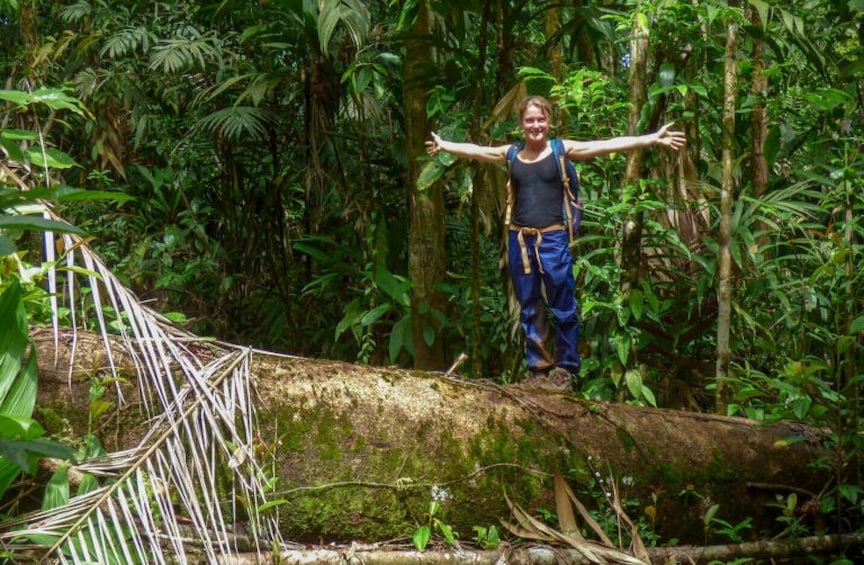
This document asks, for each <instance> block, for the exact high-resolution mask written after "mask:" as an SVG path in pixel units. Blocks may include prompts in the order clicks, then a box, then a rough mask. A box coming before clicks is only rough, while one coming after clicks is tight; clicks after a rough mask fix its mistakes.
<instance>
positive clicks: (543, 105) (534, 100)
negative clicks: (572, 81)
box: [519, 96, 552, 121]
mask: <svg viewBox="0 0 864 565" xmlns="http://www.w3.org/2000/svg"><path fill="white" fill-rule="evenodd" d="M531 106H534V107H536V108H539V109H540V111H541V112H543V114H544V115H545V116H546V118H547V119H548V120H550V121H551V120H552V105H551V104H549V101H548V100H546V99H545V98H543V97H542V96H528V97H527V98H525V99H524V100H522V103H521V104H520V105H519V119H520V120H521V119H522V116H524V115H525V111H526V110H527V109H528V108H530V107H531Z"/></svg>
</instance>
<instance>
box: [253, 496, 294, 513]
mask: <svg viewBox="0 0 864 565" xmlns="http://www.w3.org/2000/svg"><path fill="white" fill-rule="evenodd" d="M287 503H288V500H286V499H284V498H279V499H277V500H268V501H267V502H265V503H264V504H262V505H261V506H259V507H258V512H266V511H268V510H270V509H271V508H276V507H277V506H282V505H283V504H287Z"/></svg>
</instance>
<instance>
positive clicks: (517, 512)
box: [502, 474, 650, 565]
mask: <svg viewBox="0 0 864 565" xmlns="http://www.w3.org/2000/svg"><path fill="white" fill-rule="evenodd" d="M558 477H559V475H557V474H556V480H555V488H556V495H555V501H556V507H557V510H558V512H559V522H560V518H561V515H562V513H563V516H564V520H563V522H561V524H560V525H561V530H562V531H558V530H556V529H555V528H552V527H550V526H548V525H547V524H544V523H543V522H541V521H540V520H538V519H536V518H534V517H533V516H531V515H530V514H528V513H527V512H526V511H525V510H523V509H522V508H521V507H519V505H518V504H515V503H514V502H512V501H511V500H510V498H509V497H508V496H507V495H506V494H505V495H504V498H505V500H506V501H507V505H508V506H509V507H510V511H511V512H512V514H513V517H514V518H515V520H516V522H515V523H513V522H503V521H502V524H503V525H504V527H505V528H507V530H508V531H510V533H512V534H514V535H516V536H518V537H521V538H524V539H533V540H538V541H544V542H557V543H560V544H564V545H568V546H570V547H572V548H573V549H575V550H577V551H578V552H579V553H581V554H582V556H583V557H584V558H585V559H587V560H588V561H590V562H591V563H598V564H607V563H615V564H621V565H646V564H648V563H650V561H648V560H646V559H642V558H637V557H634V556H633V555H630V554H628V553H626V552H624V551H622V550H620V549H617V548H615V547H614V546H613V545H612V543H611V541H610V540H609V538H608V537H607V536H606V535H605V534H602V530H601V529H600V527H599V525H598V524H597V523H596V521H594V519H593V518H591V517H590V515H589V514H588V513H587V511H585V512H584V513H582V510H580V513H581V514H582V515H583V518H587V520H586V521H588V522H589V523H591V522H593V525H592V526H591V527H592V529H594V526H596V528H597V530H598V531H599V532H601V536H602V537H601V539H603V543H600V542H596V541H593V540H587V539H585V538H584V536H583V535H582V534H581V532H579V530H578V527H577V525H576V519H575V514H574V512H573V508H572V507H570V506H569V501H568V498H570V497H571V495H572V491H571V490H570V489H569V487H567V485H566V483H565V482H564V480H563V478H560V479H559V478H558ZM572 499H575V496H572ZM579 507H581V509H583V510H584V508H585V507H584V506H582V505H581V504H580V505H578V507H577V508H579Z"/></svg>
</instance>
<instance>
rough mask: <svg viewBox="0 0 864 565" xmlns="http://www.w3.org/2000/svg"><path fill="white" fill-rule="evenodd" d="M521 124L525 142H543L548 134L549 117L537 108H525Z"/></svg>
mask: <svg viewBox="0 0 864 565" xmlns="http://www.w3.org/2000/svg"><path fill="white" fill-rule="evenodd" d="M521 122H522V131H524V132H525V141H527V142H532V141H534V142H539V141H544V140H545V139H546V136H547V135H548V134H549V117H548V116H547V115H546V114H545V113H544V112H543V110H542V109H540V108H538V107H537V106H528V107H527V108H525V111H524V112H523V113H522V120H521Z"/></svg>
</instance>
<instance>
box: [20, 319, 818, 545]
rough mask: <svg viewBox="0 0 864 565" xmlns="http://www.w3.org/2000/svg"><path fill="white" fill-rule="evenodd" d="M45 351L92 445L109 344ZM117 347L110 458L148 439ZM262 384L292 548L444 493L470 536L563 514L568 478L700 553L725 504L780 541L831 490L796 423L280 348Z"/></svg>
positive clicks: (393, 518) (347, 532)
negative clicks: (785, 513) (96, 382)
mask: <svg viewBox="0 0 864 565" xmlns="http://www.w3.org/2000/svg"><path fill="white" fill-rule="evenodd" d="M34 341H35V343H36V347H37V350H38V354H39V360H40V365H39V368H40V377H39V379H40V382H39V387H40V388H39V398H38V400H37V406H38V407H39V408H38V410H37V414H36V417H37V418H38V419H39V420H40V422H41V423H42V424H43V426H44V427H46V429H47V430H48V431H49V433H63V434H64V436H65V437H68V438H70V439H71V440H72V441H75V440H76V439H80V438H83V437H84V436H85V434H87V433H88V429H89V428H88V412H89V410H88V406H89V402H90V401H89V397H88V390H89V388H90V384H91V382H92V380H93V379H94V378H98V377H100V376H105V375H103V374H102V373H104V368H105V367H106V366H107V363H106V361H105V351H104V348H103V345H102V342H101V338H99V337H98V336H95V335H93V334H80V335H79V337H78V339H77V355H76V360H75V363H74V364H72V363H70V360H69V354H70V351H71V347H72V343H73V342H72V339H71V338H70V337H69V336H61V339H60V347H59V348H57V349H56V350H55V347H54V340H53V337H52V335H51V334H50V332H41V333H38V332H37V333H36V334H35V336H34ZM206 347H209V346H207V345H206V344H203V343H202V344H201V345H196V344H190V345H189V348H190V349H191V350H202V348H206ZM55 353H56V359H57V361H56V363H55V362H54V359H55ZM205 354H206V351H205ZM211 354H212V353H211ZM113 355H114V358H115V362H116V364H117V366H118V367H119V372H120V376H122V377H123V378H124V381H123V382H122V383H121V385H120V386H121V387H122V389H123V393H124V396H125V398H126V399H127V400H128V403H126V404H125V405H124V406H122V407H121V406H119V403H118V402H117V398H116V394H114V391H113V389H111V388H110V387H109V393H108V395H107V396H106V397H105V400H108V401H110V402H113V403H115V409H113V410H111V411H109V412H108V413H106V414H105V415H103V416H101V417H100V418H98V419H97V420H96V421H95V422H94V427H93V430H92V431H93V433H95V434H96V435H97V436H98V437H99V438H100V440H101V441H102V444H103V445H104V446H105V447H106V449H109V450H112V451H114V450H120V449H124V448H128V447H132V446H134V445H136V444H137V442H138V441H139V439H140V438H141V437H142V436H143V434H144V432H146V430H147V429H148V421H147V420H146V419H145V416H144V415H143V414H142V413H140V411H139V408H138V406H140V397H139V395H138V390H139V386H138V383H137V382H136V378H135V376H134V374H132V372H131V371H130V370H127V369H125V368H124V367H131V366H132V364H131V362H129V361H124V357H123V355H124V352H123V348H121V347H115V348H114V349H113ZM252 375H253V376H252V379H253V383H254V385H255V388H256V391H257V411H258V420H259V422H260V429H259V431H258V434H257V438H256V442H257V443H256V445H257V449H256V450H257V451H258V452H259V454H260V456H261V457H262V460H263V461H264V463H263V465H262V467H263V468H265V469H268V470H271V471H272V473H273V478H274V479H275V482H276V492H275V493H273V498H274V499H282V500H284V503H283V504H282V506H281V507H279V511H280V518H279V522H280V526H281V529H282V532H283V535H284V537H285V539H290V540H295V541H306V542H312V543H320V542H324V541H336V542H350V541H354V540H359V541H367V542H372V541H380V540H390V539H395V538H399V537H405V536H410V535H411V533H412V532H413V531H414V530H415V529H416V528H417V527H418V525H420V524H423V523H429V520H430V516H429V515H428V509H429V505H430V502H431V501H432V500H433V499H434V500H437V501H438V502H439V505H440V509H439V510H438V513H437V514H436V516H435V518H437V519H440V520H441V521H442V522H443V523H446V524H449V525H451V526H452V527H453V528H454V529H455V530H456V531H457V532H459V533H460V534H461V539H463V540H468V539H470V538H471V536H472V531H473V527H474V526H483V527H488V526H490V525H495V524H498V525H499V527H500V524H499V520H501V519H505V520H506V519H508V516H509V506H508V505H507V503H506V501H505V494H506V496H507V497H509V499H510V500H512V501H513V502H515V503H516V504H518V505H519V506H520V507H522V508H524V509H526V510H527V511H529V512H535V513H536V512H538V511H539V509H542V508H547V509H548V508H554V504H555V502H554V500H553V496H554V494H553V493H554V489H553V478H552V474H553V473H555V472H560V473H562V474H563V475H564V476H565V477H566V478H567V479H568V481H569V483H570V484H571V485H572V488H573V490H574V492H575V493H576V495H577V496H578V497H579V498H580V499H581V501H582V502H583V503H584V504H586V506H588V507H589V508H594V509H596V510H597V511H598V512H601V513H602V512H605V511H608V510H609V508H608V506H607V505H606V503H605V502H604V501H605V497H604V495H603V490H604V489H605V490H611V482H613V481H614V483H616V485H617V489H618V493H619V498H620V499H621V501H622V504H624V503H625V502H626V505H627V508H629V509H631V510H630V512H631V518H633V519H634V520H637V521H641V522H643V523H646V522H647V523H649V525H650V527H651V528H652V529H653V531H654V532H656V534H657V535H658V536H660V539H662V540H668V539H670V538H673V537H675V538H678V539H679V540H680V543H682V544H687V543H691V544H702V543H705V542H706V539H707V540H709V541H710V540H711V539H714V535H713V530H711V529H710V528H709V529H708V530H707V531H706V529H705V528H704V527H703V517H704V515H705V513H706V511H707V509H708V508H710V507H712V506H713V505H715V504H719V505H720V507H719V511H718V512H717V514H716V518H718V519H722V520H724V521H726V522H729V523H731V524H737V523H739V522H740V521H742V520H744V519H745V518H747V517H751V518H753V528H752V530H751V531H752V532H763V531H764V532H772V531H774V532H776V531H779V530H780V529H781V526H782V525H781V524H779V523H778V522H777V521H776V517H777V513H779V512H780V510H777V509H772V508H771V507H769V506H766V503H770V502H773V501H774V500H775V498H774V497H775V496H776V495H777V494H778V493H786V492H788V491H790V490H795V492H797V493H798V497H799V506H803V505H804V504H805V503H806V502H807V500H805V499H808V498H809V499H811V500H812V502H814V503H817V504H816V505H817V506H818V500H817V499H818V497H817V495H809V496H808V494H807V493H817V492H820V491H821V490H822V488H823V486H824V485H823V482H824V480H825V479H824V477H823V472H822V471H821V470H819V468H818V466H816V465H814V462H816V461H817V460H818V459H819V458H820V457H827V456H829V454H828V452H827V451H826V450H825V449H824V448H823V447H822V441H823V440H824V439H825V435H826V434H824V433H823V432H821V431H819V430H814V429H810V428H807V427H805V426H802V425H798V424H785V423H779V424H772V425H765V424H760V423H758V422H754V421H750V420H746V419H740V418H728V417H722V416H715V415H710V414H697V413H688V412H680V411H672V410H658V409H648V408H642V407H637V406H628V405H624V404H609V403H603V402H592V401H587V400H580V399H577V398H574V397H572V396H565V395H562V394H555V393H545V392H542V391H536V390H535V391H531V390H525V389H521V388H517V387H501V386H497V385H495V384H493V383H490V382H485V381H468V380H462V379H460V378H452V377H448V376H446V375H444V374H441V373H430V372H420V371H404V370H395V369H384V368H376V367H368V366H356V365H350V364H346V363H340V362H330V361H324V360H313V359H305V358H298V357H287V356H278V355H272V354H266V353H256V354H255V355H254V358H253V362H252ZM143 388H145V389H146V387H143ZM112 395H113V396H112ZM790 437H793V438H795V439H796V440H798V441H789V438H790ZM600 481H603V482H602V483H601V482H600ZM601 485H605V486H604V487H603V488H601ZM634 508H635V510H632V509H634ZM721 540H722V538H719V539H717V541H721Z"/></svg>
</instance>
